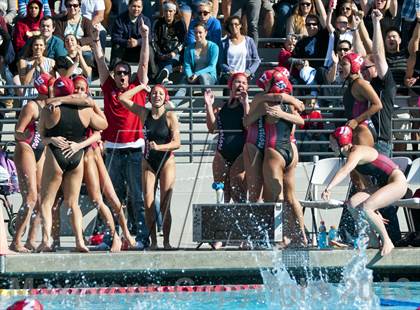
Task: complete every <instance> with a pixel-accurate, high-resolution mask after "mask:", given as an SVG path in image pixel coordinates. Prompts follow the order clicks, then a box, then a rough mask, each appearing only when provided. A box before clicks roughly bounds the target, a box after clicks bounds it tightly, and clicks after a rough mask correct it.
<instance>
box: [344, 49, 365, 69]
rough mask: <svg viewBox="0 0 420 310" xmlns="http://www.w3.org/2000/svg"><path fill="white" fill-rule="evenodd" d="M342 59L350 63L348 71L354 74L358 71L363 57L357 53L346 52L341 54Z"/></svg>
mask: <svg viewBox="0 0 420 310" xmlns="http://www.w3.org/2000/svg"><path fill="white" fill-rule="evenodd" d="M342 59H343V60H344V59H345V60H347V61H348V62H349V63H350V73H351V74H356V73H359V72H360V68H361V66H362V63H363V58H362V56H360V55H359V54H357V53H348V54H346V55H344V56H343V58H342Z"/></svg>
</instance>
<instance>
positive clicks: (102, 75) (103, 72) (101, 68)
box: [91, 24, 109, 85]
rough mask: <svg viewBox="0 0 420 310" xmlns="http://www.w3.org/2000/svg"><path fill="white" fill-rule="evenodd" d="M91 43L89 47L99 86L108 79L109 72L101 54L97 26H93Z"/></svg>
mask: <svg viewBox="0 0 420 310" xmlns="http://www.w3.org/2000/svg"><path fill="white" fill-rule="evenodd" d="M92 41H93V43H92V46H91V47H92V51H93V54H94V55H95V61H96V64H97V66H98V73H99V81H100V83H101V85H104V84H105V82H106V80H107V79H108V77H109V71H108V66H107V65H106V62H105V56H104V54H103V52H102V47H101V41H100V40H99V24H97V25H94V26H93V31H92Z"/></svg>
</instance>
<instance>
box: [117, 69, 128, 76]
mask: <svg viewBox="0 0 420 310" xmlns="http://www.w3.org/2000/svg"><path fill="white" fill-rule="evenodd" d="M115 74H116V75H128V71H126V70H118V71H116V72H115Z"/></svg>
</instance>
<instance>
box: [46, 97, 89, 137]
mask: <svg viewBox="0 0 420 310" xmlns="http://www.w3.org/2000/svg"><path fill="white" fill-rule="evenodd" d="M59 109H60V111H61V116H60V120H59V121H58V123H57V125H55V126H54V127H53V128H51V129H46V130H45V136H46V137H58V136H61V137H64V138H66V139H67V140H70V141H74V142H80V141H83V140H84V139H85V138H86V130H87V129H86V127H84V125H83V123H82V121H81V120H80V117H79V108H78V107H77V106H72V105H60V106H59Z"/></svg>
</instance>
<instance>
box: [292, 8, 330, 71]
mask: <svg viewBox="0 0 420 310" xmlns="http://www.w3.org/2000/svg"><path fill="white" fill-rule="evenodd" d="M302 1H307V0H302ZM317 1H320V0H317ZM308 3H309V2H308ZM324 13H325V12H324ZM305 26H306V29H307V33H308V36H307V37H304V38H303V39H301V40H299V41H298V42H297V44H296V48H295V56H296V58H300V59H306V60H309V63H310V65H311V66H312V67H313V68H315V69H317V68H319V67H321V66H322V65H323V64H324V60H325V56H326V54H327V47H328V46H327V44H325V43H326V42H328V31H327V30H326V29H324V28H321V27H322V26H321V24H320V20H319V18H318V17H317V16H316V15H308V16H307V17H306V19H305Z"/></svg>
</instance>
